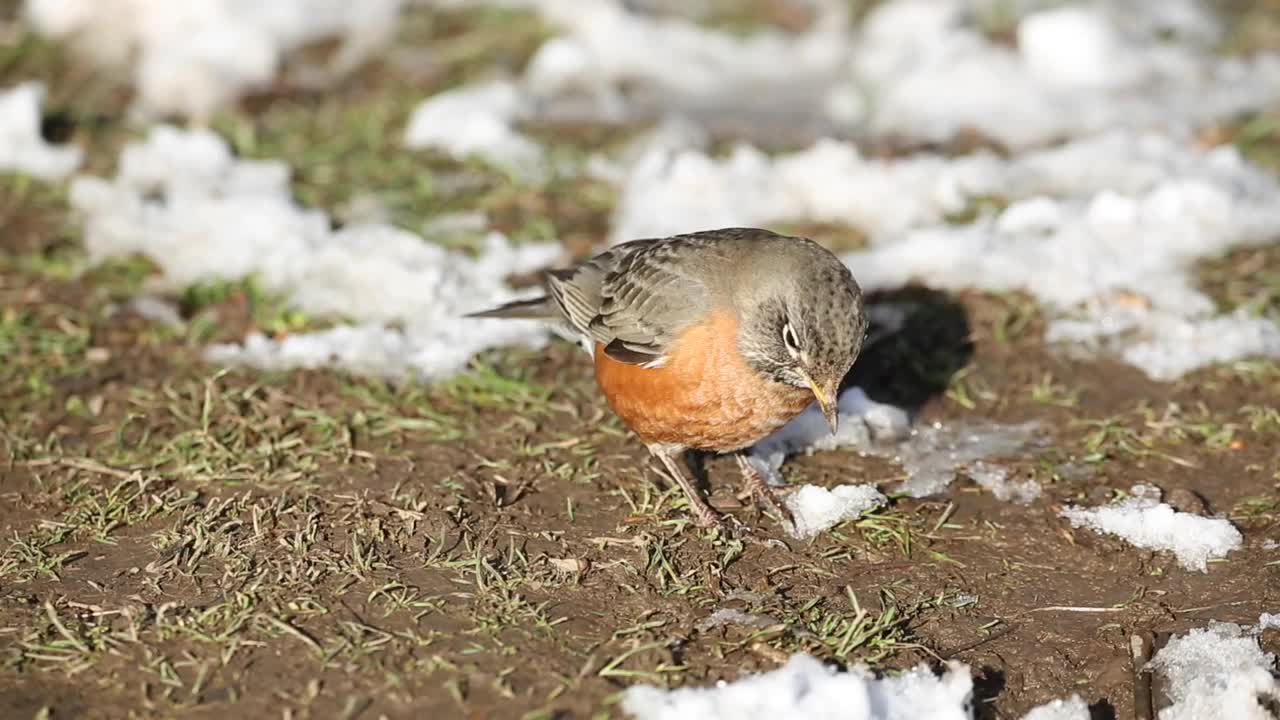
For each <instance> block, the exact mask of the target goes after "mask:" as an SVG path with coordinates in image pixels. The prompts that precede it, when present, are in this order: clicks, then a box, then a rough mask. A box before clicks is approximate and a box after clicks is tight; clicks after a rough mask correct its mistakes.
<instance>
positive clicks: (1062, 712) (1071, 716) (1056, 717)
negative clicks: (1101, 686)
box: [1022, 695, 1093, 720]
mask: <svg viewBox="0 0 1280 720" xmlns="http://www.w3.org/2000/svg"><path fill="white" fill-rule="evenodd" d="M1092 717H1093V715H1092V714H1091V713H1090V712H1089V706H1088V704H1086V703H1085V701H1084V700H1082V699H1081V698H1080V696H1079V695H1072V696H1071V697H1070V698H1067V699H1066V700H1053V701H1051V702H1048V703H1045V704H1044V705H1041V706H1040V707H1038V708H1033V709H1032V710H1031V712H1029V713H1027V714H1026V715H1023V716H1022V720H1090V718H1092Z"/></svg>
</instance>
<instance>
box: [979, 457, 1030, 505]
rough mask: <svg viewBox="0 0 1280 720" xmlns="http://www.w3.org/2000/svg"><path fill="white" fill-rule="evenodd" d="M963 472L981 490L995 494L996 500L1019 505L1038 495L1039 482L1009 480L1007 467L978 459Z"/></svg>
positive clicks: (1027, 502) (1028, 502)
mask: <svg viewBox="0 0 1280 720" xmlns="http://www.w3.org/2000/svg"><path fill="white" fill-rule="evenodd" d="M965 474H966V475H968V476H969V477H970V479H972V480H973V481H974V482H975V483H977V484H978V486H979V487H981V488H982V489H983V490H986V491H987V492H989V493H991V494H992V495H995V496H996V499H997V500H1001V501H1004V502H1009V501H1013V502H1015V503H1018V504H1019V505H1030V504H1031V503H1033V502H1035V500H1036V498H1038V497H1040V493H1041V487H1040V483H1038V482H1036V481H1035V480H1033V479H1030V478H1028V479H1026V480H1022V481H1010V480H1009V468H1006V467H1002V466H1000V465H993V464H992V463H988V462H984V461H982V460H979V461H977V462H975V463H972V464H970V465H969V467H968V468H966V469H965Z"/></svg>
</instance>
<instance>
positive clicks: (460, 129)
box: [405, 80, 543, 178]
mask: <svg viewBox="0 0 1280 720" xmlns="http://www.w3.org/2000/svg"><path fill="white" fill-rule="evenodd" d="M524 104H525V101H524V99H523V98H522V97H521V96H520V95H519V94H518V93H517V91H516V88H515V86H514V85H512V84H511V83H510V82H508V81H501V80H498V81H493V82H491V83H488V84H486V85H476V86H471V87H465V88H459V89H456V90H449V91H446V92H443V93H440V94H439V95H435V96H433V97H431V98H430V99H428V100H426V101H424V102H423V103H422V104H421V105H419V106H418V107H417V109H416V110H414V111H413V115H412V116H411V117H410V118H409V127H408V129H407V130H405V144H406V145H408V146H409V147H410V148H414V149H421V148H435V149H438V150H442V151H444V152H447V153H448V154H450V155H451V156H453V157H454V158H456V159H458V160H465V159H467V158H469V157H471V156H473V155H474V156H479V157H482V158H484V159H486V160H488V161H489V162H490V163H491V164H493V165H495V166H497V167H502V168H506V169H508V170H510V171H512V172H515V173H518V174H521V175H525V176H529V177H535V178H536V177H537V176H538V175H539V174H540V173H541V171H542V162H543V152H542V146H541V145H538V144H537V143H535V142H534V141H532V140H530V139H529V138H527V137H525V136H523V135H521V134H520V133H518V132H516V131H515V130H514V129H513V127H512V125H513V123H514V122H515V121H516V120H517V119H519V118H520V117H521V116H522V115H524V114H525V113H526V110H525V108H524Z"/></svg>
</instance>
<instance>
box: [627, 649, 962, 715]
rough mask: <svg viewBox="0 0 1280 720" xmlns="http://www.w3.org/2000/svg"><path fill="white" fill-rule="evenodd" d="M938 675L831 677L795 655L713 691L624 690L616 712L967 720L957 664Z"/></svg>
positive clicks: (854, 673)
mask: <svg viewBox="0 0 1280 720" xmlns="http://www.w3.org/2000/svg"><path fill="white" fill-rule="evenodd" d="M945 667H946V669H945V670H944V672H943V674H942V675H941V676H938V675H935V674H934V673H933V672H932V671H930V670H929V668H928V666H926V665H923V664H922V665H920V666H919V667H916V668H915V669H913V670H910V671H907V672H905V673H902V674H900V675H894V676H889V677H884V678H879V679H877V678H875V677H874V676H873V675H872V674H871V673H870V672H869V671H868V670H867V669H865V668H863V667H861V666H856V667H854V668H851V669H850V670H849V671H848V672H837V671H836V670H835V669H834V668H831V667H828V666H825V665H823V664H822V663H820V662H818V661H817V660H816V659H814V658H813V657H810V656H808V655H804V654H796V655H793V656H792V657H791V659H790V660H789V661H788V662H787V664H785V665H783V666H782V667H780V668H778V669H777V670H774V671H772V672H767V673H762V674H759V675H752V676H748V677H744V678H741V679H739V680H737V681H736V682H732V683H719V684H717V685H716V686H714V687H708V688H679V689H676V690H663V689H660V688H656V687H652V686H647V685H638V686H635V687H631V688H629V689H627V690H626V692H624V693H623V696H622V710H623V712H625V713H627V714H628V715H630V716H631V717H633V718H635V719H636V720H687V719H688V718H698V719H699V720H774V719H775V718H809V719H811V720H908V718H910V719H911V720H969V719H970V718H971V717H972V710H971V709H970V703H971V696H972V693H973V679H972V678H971V677H970V676H969V671H968V670H967V669H966V668H965V667H964V666H963V665H962V664H960V663H958V662H955V661H951V662H948V663H947V664H946V666H945Z"/></svg>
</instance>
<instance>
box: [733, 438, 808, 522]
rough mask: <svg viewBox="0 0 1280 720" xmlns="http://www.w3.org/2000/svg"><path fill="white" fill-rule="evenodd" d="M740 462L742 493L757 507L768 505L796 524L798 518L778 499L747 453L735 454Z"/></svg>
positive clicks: (783, 517) (775, 491)
mask: <svg viewBox="0 0 1280 720" xmlns="http://www.w3.org/2000/svg"><path fill="white" fill-rule="evenodd" d="M733 456H734V458H736V459H737V461H738V469H739V470H741V471H742V491H743V493H744V494H746V495H748V496H749V497H750V498H751V499H752V500H754V501H755V502H756V504H757V505H768V506H770V507H772V508H773V509H774V510H776V511H777V512H778V514H779V515H781V516H782V519H784V520H786V521H787V522H788V523H790V524H791V526H792V527H794V526H795V524H796V518H795V516H794V515H792V514H791V510H789V509H788V508H787V506H786V504H785V503H783V502H782V499H781V498H779V497H778V491H777V490H775V489H774V488H772V487H770V486H769V483H768V482H766V481H765V479H764V476H763V475H761V474H760V471H759V470H757V469H756V467H755V466H754V465H752V464H751V460H750V459H749V458H748V457H747V454H746V453H745V452H738V453H734V454H733Z"/></svg>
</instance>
